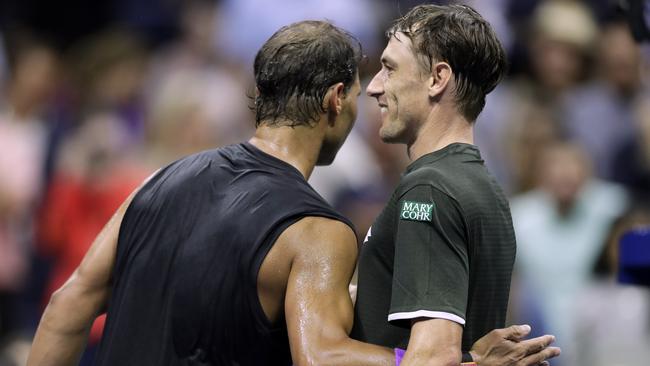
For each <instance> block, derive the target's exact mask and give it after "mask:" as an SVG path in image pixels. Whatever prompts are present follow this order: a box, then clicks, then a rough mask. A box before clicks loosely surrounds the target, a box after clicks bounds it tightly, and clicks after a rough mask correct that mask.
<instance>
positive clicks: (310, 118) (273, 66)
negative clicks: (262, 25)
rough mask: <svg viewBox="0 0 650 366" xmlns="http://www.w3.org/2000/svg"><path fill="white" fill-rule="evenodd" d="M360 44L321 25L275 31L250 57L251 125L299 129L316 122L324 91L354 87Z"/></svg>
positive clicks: (313, 23)
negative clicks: (252, 82)
mask: <svg viewBox="0 0 650 366" xmlns="http://www.w3.org/2000/svg"><path fill="white" fill-rule="evenodd" d="M361 58H362V53H361V44H360V43H359V41H358V40H357V39H356V38H354V37H353V36H352V35H351V34H350V33H348V32H346V31H344V30H342V29H340V28H337V27H335V26H334V25H332V24H330V23H328V22H324V21H311V20H310V21H303V22H298V23H294V24H291V25H288V26H286V27H283V28H280V30H278V31H277V32H275V34H273V36H271V38H269V40H268V41H266V43H264V45H263V46H262V48H261V49H260V50H259V52H258V53H257V56H255V64H254V71H255V83H256V86H257V91H258V92H257V95H256V96H255V106H254V109H255V124H256V126H259V125H261V124H267V125H278V124H280V123H282V125H289V126H298V125H311V124H312V123H314V122H316V121H318V117H319V115H320V114H321V113H324V112H325V108H323V98H324V97H325V94H326V93H327V90H328V89H329V87H331V86H332V85H334V84H336V83H339V82H341V83H343V84H344V86H345V89H344V90H345V92H347V91H348V90H349V89H350V87H351V86H352V85H353V84H354V82H355V79H356V75H357V69H358V65H359V61H360V60H361Z"/></svg>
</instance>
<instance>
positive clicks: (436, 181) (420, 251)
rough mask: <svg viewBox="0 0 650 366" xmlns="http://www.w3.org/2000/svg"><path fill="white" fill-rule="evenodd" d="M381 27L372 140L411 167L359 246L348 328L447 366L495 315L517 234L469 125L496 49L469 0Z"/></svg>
mask: <svg viewBox="0 0 650 366" xmlns="http://www.w3.org/2000/svg"><path fill="white" fill-rule="evenodd" d="M387 35H388V39H389V40H388V45H387V46H386V48H385V50H384V52H383V54H382V58H381V63H382V68H381V70H380V71H379V72H378V73H377V75H376V76H375V77H374V78H373V80H372V81H371V82H370V84H369V85H368V88H367V93H368V95H369V96H371V97H374V98H376V99H377V101H378V103H379V107H380V108H381V119H382V125H381V128H380V132H379V133H380V136H381V138H382V140H383V141H385V142H389V143H402V144H406V146H407V151H408V154H409V158H410V160H411V164H410V165H409V166H408V168H407V170H406V172H405V173H404V175H403V176H402V179H401V181H400V183H399V185H398V187H397V188H396V189H395V191H394V193H393V195H392V197H391V198H390V201H389V202H388V204H387V205H386V207H385V208H384V210H383V211H382V213H381V214H380V216H379V217H378V218H377V219H376V220H375V222H374V223H373V225H372V227H371V228H370V231H369V232H368V235H367V239H366V242H365V243H364V244H363V248H362V249H361V253H360V260H359V269H358V270H359V272H358V290H357V302H356V305H355V323H354V327H353V330H352V333H351V336H352V337H353V338H355V339H358V340H360V341H363V342H369V343H373V344H377V345H382V346H385V347H395V348H396V354H397V357H401V356H402V355H403V356H404V359H403V363H402V364H403V365H406V364H408V365H425V364H426V365H457V364H458V363H459V362H460V361H461V359H463V361H471V360H470V358H471V356H472V354H473V353H474V352H472V353H470V352H469V351H470V350H471V347H472V344H473V343H474V342H476V341H477V340H478V339H479V338H480V337H482V336H484V335H485V334H487V333H488V332H489V331H490V330H491V329H494V328H500V327H503V326H504V323H505V316H506V309H507V304H508V294H509V287H510V276H511V272H512V267H513V264H514V259H515V236H514V231H513V228H512V221H511V218H510V209H509V206H508V201H507V199H506V197H505V196H504V194H503V193H502V191H501V189H500V188H499V186H498V185H497V183H496V181H495V180H494V179H493V178H492V177H491V176H490V175H489V173H488V172H487V170H486V168H485V166H484V164H483V160H482V159H481V156H480V153H479V151H478V149H477V147H476V146H474V145H472V143H473V134H472V128H473V123H474V121H475V120H476V117H477V116H478V114H479V113H480V112H481V110H482V109H483V106H484V105H485V96H486V94H488V93H489V92H490V91H492V90H493V89H494V88H495V87H496V85H497V83H498V82H499V81H500V80H501V78H502V77H503V75H504V73H505V69H506V56H505V53H504V50H503V48H502V46H501V44H500V43H499V40H498V39H497V37H496V35H495V34H494V31H493V30H492V28H491V27H490V25H489V23H488V22H487V21H485V20H484V19H483V18H482V17H481V16H480V15H479V14H478V13H477V12H476V11H474V10H473V9H471V8H469V7H467V6H461V5H449V6H438V5H421V6H417V7H415V8H413V9H412V10H411V11H409V12H408V13H407V14H406V15H404V16H403V17H402V18H400V19H398V20H396V21H395V23H394V24H393V26H392V27H391V28H390V30H389V31H388V32H387ZM402 349H406V353H405V354H403V351H402ZM461 351H463V352H465V354H464V357H462V356H463V354H462V352H461ZM551 352H553V353H554V354H555V353H557V352H559V350H557V349H549V353H551ZM474 356H475V357H474V358H475V360H474V361H479V362H478V363H479V364H482V363H483V360H481V359H480V357H481V356H480V355H478V354H474Z"/></svg>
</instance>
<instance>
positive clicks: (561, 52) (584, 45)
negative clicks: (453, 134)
mask: <svg viewBox="0 0 650 366" xmlns="http://www.w3.org/2000/svg"><path fill="white" fill-rule="evenodd" d="M531 23H532V24H531V26H530V33H529V37H528V38H527V39H528V42H527V45H528V56H529V57H528V58H529V61H530V65H529V70H528V73H527V74H524V75H522V76H520V77H519V78H518V79H516V80H513V81H507V82H505V83H503V84H502V85H501V86H500V87H497V89H496V90H495V91H494V92H493V93H491V94H490V95H488V97H487V105H486V108H485V110H484V111H483V113H482V114H481V115H480V116H479V119H478V121H477V123H476V144H477V145H478V146H479V147H480V148H481V153H482V155H483V156H484V158H485V160H486V164H487V165H488V167H489V169H490V171H491V172H493V174H495V176H496V177H497V179H498V180H499V181H500V183H501V184H502V185H503V186H504V187H505V189H506V191H508V192H514V193H516V192H523V191H526V190H528V189H530V188H531V187H532V186H531V185H532V182H533V181H534V177H533V175H532V174H533V173H534V172H533V171H532V170H531V169H530V167H531V166H533V165H534V164H535V160H536V159H537V158H538V156H539V153H540V151H539V149H538V147H540V146H543V145H544V144H545V142H546V141H547V139H548V138H549V137H551V138H559V137H562V136H563V135H564V134H565V123H566V113H567V112H566V105H567V102H566V98H567V95H569V94H570V93H571V92H572V91H573V90H575V89H576V88H577V87H579V86H580V85H581V84H582V83H584V82H585V80H587V79H588V76H589V74H590V73H589V71H590V56H591V53H592V46H593V43H594V41H595V38H596V31H597V28H596V23H595V22H594V20H593V17H592V15H591V13H590V12H589V9H588V8H587V7H586V6H585V5H584V4H582V3H580V2H577V1H560V0H548V1H544V2H542V3H541V4H540V5H539V6H538V7H537V8H536V10H535V12H534V14H533V17H532V21H531ZM542 132H543V133H542ZM538 138H540V139H541V140H538Z"/></svg>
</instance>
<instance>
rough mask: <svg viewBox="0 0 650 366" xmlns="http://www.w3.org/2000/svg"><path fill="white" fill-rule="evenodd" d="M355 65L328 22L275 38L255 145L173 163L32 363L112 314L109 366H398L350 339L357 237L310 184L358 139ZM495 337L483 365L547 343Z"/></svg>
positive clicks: (61, 296) (55, 305) (62, 353)
mask: <svg viewBox="0 0 650 366" xmlns="http://www.w3.org/2000/svg"><path fill="white" fill-rule="evenodd" d="M359 58H360V50H359V48H358V43H357V42H356V41H354V40H353V38H351V37H350V36H349V35H348V34H347V33H345V32H344V31H342V30H340V29H338V28H336V27H334V26H332V25H331V24H329V23H326V22H315V21H307V22H300V23H296V24H292V25H290V26H287V27H284V28H282V29H280V30H279V31H278V32H276V33H275V34H274V35H273V36H272V37H271V38H270V39H269V40H268V41H267V43H266V44H265V45H264V46H263V47H262V49H261V50H260V52H259V53H258V55H257V57H256V60H255V75H256V82H257V89H258V95H257V96H256V113H257V117H256V121H257V130H256V133H255V136H254V137H253V138H251V139H250V140H249V141H248V142H245V143H242V144H238V145H232V146H228V147H224V148H220V149H215V150H210V151H205V152H201V153H198V154H196V155H192V156H189V157H187V158H184V159H181V160H179V161H177V162H175V163H172V164H171V165H169V166H168V167H165V168H163V169H161V170H160V171H159V172H157V173H156V174H154V175H153V176H152V177H151V178H150V179H149V180H147V181H146V182H145V183H144V184H143V185H142V186H141V187H140V188H139V190H138V191H137V192H135V193H134V194H132V195H131V197H129V199H127V201H126V202H125V203H124V204H123V205H122V207H120V209H119V210H118V211H117V213H116V215H115V216H114V217H113V219H111V221H110V222H109V223H108V224H107V225H106V227H105V228H104V230H103V232H102V233H101V234H100V235H99V236H98V237H97V239H96V241H95V243H94V244H93V245H92V247H91V249H90V250H89V252H88V253H87V255H86V257H85V258H84V260H83V262H82V263H81V265H80V266H79V268H78V269H77V271H76V272H75V274H74V275H73V276H72V277H71V278H70V280H69V281H68V282H67V283H66V284H65V285H64V286H63V287H62V288H61V289H60V290H59V291H57V293H56V294H55V295H53V297H52V299H51V301H50V304H49V305H48V307H47V309H46V311H45V314H44V315H43V319H42V320H41V324H40V325H39V329H38V331H37V334H36V337H35V340H34V346H33V348H32V352H31V354H30V359H29V361H28V364H29V365H67V364H73V363H74V362H75V360H76V359H77V358H78V355H79V353H80V351H81V349H82V348H83V344H84V340H85V337H86V335H87V329H88V327H89V325H90V324H91V322H92V320H93V319H94V317H95V316H96V315H97V314H98V313H99V312H101V311H102V310H103V309H104V308H107V310H108V317H107V321H106V329H105V333H104V337H103V339H102V344H101V346H100V350H99V353H98V356H97V360H96V363H97V364H99V365H289V364H291V363H293V364H296V365H391V364H393V363H394V358H393V357H394V356H393V351H392V350H391V349H389V348H385V347H380V346H376V345H371V344H366V343H362V342H358V341H355V340H352V339H350V338H349V337H348V333H349V331H350V329H351V327H352V315H353V308H352V302H351V299H350V296H349V293H348V283H349V281H350V278H351V276H352V272H353V270H354V266H355V263H356V255H357V252H356V251H357V245H356V239H355V234H354V231H353V229H352V227H351V224H350V223H349V221H348V220H347V219H345V218H344V217H342V216H341V215H340V214H338V213H337V212H335V211H334V210H333V209H332V208H331V207H330V206H328V205H327V204H326V203H325V202H324V200H323V199H322V198H321V197H320V196H319V195H318V194H317V193H316V192H315V191H314V190H313V189H312V188H311V187H310V186H309V184H307V181H306V180H307V178H308V177H309V175H310V174H311V172H312V170H313V168H314V166H315V165H317V164H328V163H330V162H331V161H332V160H333V159H334V156H335V154H336V152H337V150H338V148H339V147H340V146H341V144H342V143H343V141H344V140H345V138H346V136H347V134H348V133H349V131H350V129H351V127H352V124H353V122H354V119H355V117H356V110H357V107H356V100H357V97H358V95H359V94H360V85H359V78H358V73H357V65H358V61H359ZM495 332H496V333H495ZM495 332H493V333H491V334H490V336H489V337H485V338H484V339H483V341H482V342H483V343H480V342H479V345H480V344H483V347H479V348H480V349H481V350H484V352H483V353H482V356H484V357H485V359H486V362H485V365H486V366H487V365H494V366H496V365H510V364H512V363H509V362H512V361H509V360H521V359H523V358H524V356H525V355H526V354H528V353H530V352H537V351H539V350H541V349H544V348H545V347H546V345H547V344H548V342H549V338H548V337H541V338H537V339H532V340H527V341H521V342H518V340H519V338H520V337H522V336H523V335H525V333H526V329H525V328H517V327H511V328H508V329H505V330H499V331H495ZM506 338H510V339H511V340H514V341H515V342H509V341H507V339H506ZM536 355H538V356H539V357H542V358H540V360H542V359H544V358H545V357H547V356H545V355H544V354H543V353H536ZM536 363H537V362H535V363H532V362H531V363H525V365H534V364H536Z"/></svg>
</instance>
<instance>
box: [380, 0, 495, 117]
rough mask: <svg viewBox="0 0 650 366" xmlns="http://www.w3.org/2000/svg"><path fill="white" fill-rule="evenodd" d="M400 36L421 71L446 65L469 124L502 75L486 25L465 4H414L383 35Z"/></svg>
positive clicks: (492, 35) (477, 14) (457, 98)
mask: <svg viewBox="0 0 650 366" xmlns="http://www.w3.org/2000/svg"><path fill="white" fill-rule="evenodd" d="M397 32H402V33H404V34H405V35H406V36H407V37H409V38H410V39H411V41H412V42H413V48H414V52H415V54H416V55H417V56H418V59H420V60H421V66H422V68H423V69H424V70H426V71H427V72H431V68H432V66H433V64H434V63H435V62H438V61H444V62H447V63H448V64H449V65H450V66H451V69H452V71H453V73H454V78H455V81H456V88H455V94H456V102H457V104H458V108H459V110H460V112H461V113H462V114H463V116H464V117H465V118H467V119H468V120H469V121H475V120H476V118H477V117H478V115H479V114H480V113H481V111H482V110H483V107H484V106H485V96H486V95H487V94H488V93H490V92H491V91H492V90H494V88H495V87H496V86H497V84H498V83H499V82H500V81H501V79H502V78H503V76H504V75H505V72H506V69H507V61H506V54H505V51H504V49H503V46H502V45H501V42H499V39H498V38H497V36H496V34H495V33H494V30H493V29H492V27H491V26H490V24H489V23H488V22H487V21H486V20H485V19H483V17H481V15H480V14H479V13H478V12H476V10H474V9H472V8H470V7H469V6H465V5H445V6H442V5H419V6H416V7H414V8H413V9H411V10H410V11H409V12H408V13H407V14H406V15H404V16H403V17H401V18H399V19H397V20H395V22H394V23H393V25H392V26H391V27H390V29H389V30H388V32H386V35H387V36H388V37H389V38H390V37H396V38H397V39H399V38H398V36H396V33H397Z"/></svg>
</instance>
